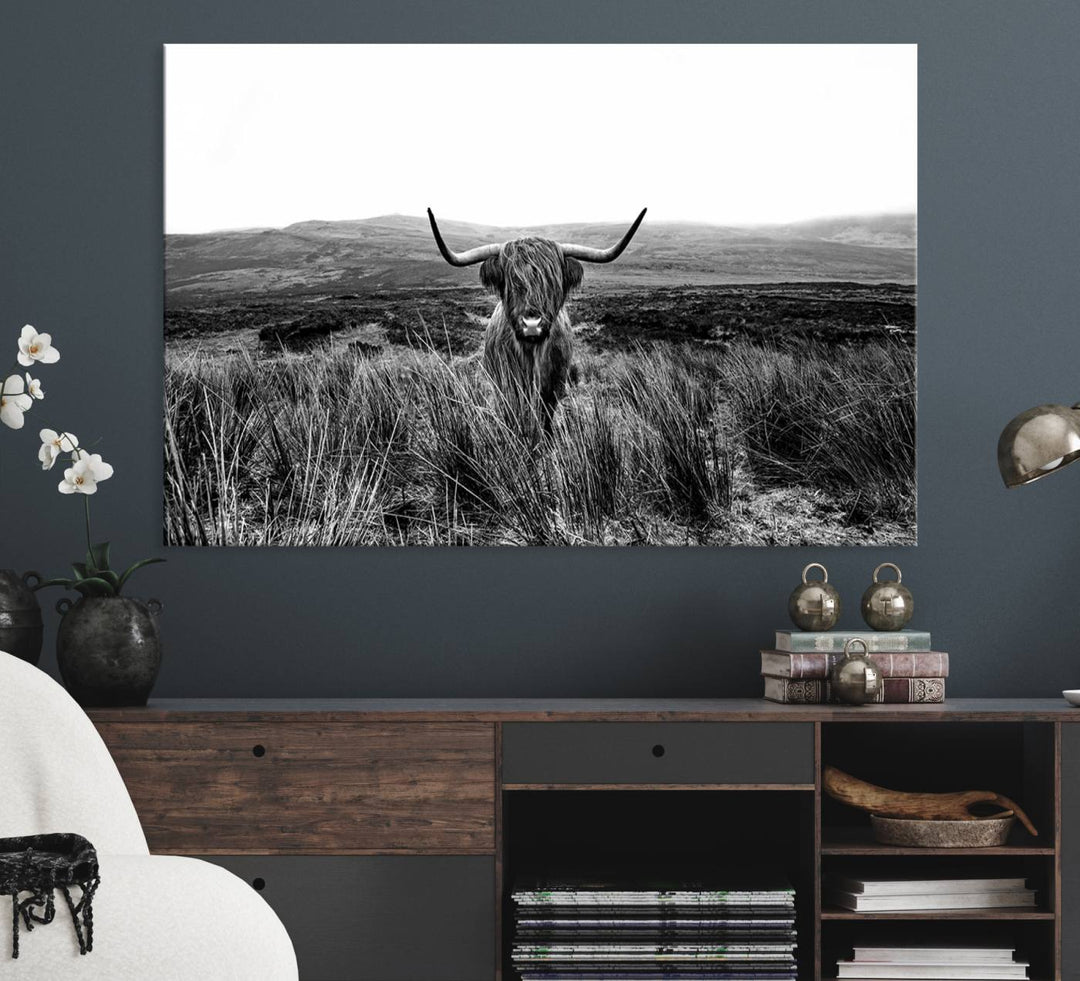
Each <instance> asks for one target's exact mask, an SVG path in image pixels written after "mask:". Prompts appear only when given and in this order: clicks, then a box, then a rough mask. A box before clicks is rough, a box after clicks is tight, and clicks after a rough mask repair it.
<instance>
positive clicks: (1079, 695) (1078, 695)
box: [1061, 688, 1080, 705]
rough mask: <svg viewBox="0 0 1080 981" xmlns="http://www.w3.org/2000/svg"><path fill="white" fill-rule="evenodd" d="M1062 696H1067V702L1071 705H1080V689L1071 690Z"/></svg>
mask: <svg viewBox="0 0 1080 981" xmlns="http://www.w3.org/2000/svg"><path fill="white" fill-rule="evenodd" d="M1061 694H1062V695H1064V696H1065V701H1067V702H1068V703H1069V704H1070V705H1080V688H1070V689H1069V690H1068V691H1063V692H1062V693H1061Z"/></svg>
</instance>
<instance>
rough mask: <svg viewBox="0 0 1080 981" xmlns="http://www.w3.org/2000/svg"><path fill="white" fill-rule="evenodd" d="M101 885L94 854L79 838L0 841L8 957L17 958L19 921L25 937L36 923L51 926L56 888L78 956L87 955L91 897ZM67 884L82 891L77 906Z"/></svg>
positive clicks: (0, 886) (0, 881)
mask: <svg viewBox="0 0 1080 981" xmlns="http://www.w3.org/2000/svg"><path fill="white" fill-rule="evenodd" d="M100 882H101V875H100V874H99V872H98V860H97V852H96V851H95V850H94V846H93V845H91V844H90V842H88V841H87V840H86V839H85V838H83V837H82V836H81V835H73V834H53V835H27V836H26V837H23V838H0V896H10V897H11V956H12V957H14V958H17V957H18V956H19V918H20V917H21V918H22V921H23V924H24V925H25V926H26V930H27V932H28V933H29V932H30V931H31V930H33V929H34V924H35V923H41V924H49V923H52V921H53V919H54V918H55V916H56V903H55V900H54V898H53V892H54V891H55V890H57V889H59V890H60V893H61V895H62V896H63V897H64V902H65V903H66V905H67V908H68V912H70V913H71V922H72V924H73V925H74V927H75V938H76V939H77V940H78V942H79V953H80V954H86V953H89V952H90V951H92V950H93V949H94V909H93V903H94V893H95V892H97V887H98V885H99V883H100ZM72 886H78V887H79V889H80V890H81V891H82V895H81V897H80V899H79V901H78V902H75V900H74V899H72V898H71V887H72ZM25 893H29V895H28V896H24V894H25ZM20 897H23V898H20Z"/></svg>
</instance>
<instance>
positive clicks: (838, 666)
mask: <svg viewBox="0 0 1080 981" xmlns="http://www.w3.org/2000/svg"><path fill="white" fill-rule="evenodd" d="M856 644H862V649H863V652H862V653H861V654H856V653H855V651H854V646H855V645H856ZM829 680H830V681H831V682H832V693H833V695H834V696H835V697H836V698H837V700H838V701H841V702H844V703H845V704H847V705H866V704H867V703H868V702H872V701H874V700H875V699H876V698H877V697H878V695H879V694H880V693H881V690H882V687H883V685H884V682H883V680H882V677H881V669H880V668H878V666H877V665H876V664H874V662H873V661H871V660H870V648H869V647H868V646H867V644H866V641H865V640H860V639H859V638H858V637H852V638H851V640H849V641H848V642H847V643H846V644H845V645H844V656H843V658H842V659H841V660H839V661H837V662H836V663H835V664H834V665H833V666H832V670H831V671H830V672H829Z"/></svg>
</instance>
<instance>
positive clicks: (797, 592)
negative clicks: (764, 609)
mask: <svg viewBox="0 0 1080 981" xmlns="http://www.w3.org/2000/svg"><path fill="white" fill-rule="evenodd" d="M811 569H820V570H821V574H822V578H821V579H820V580H815V581H813V582H811V581H810V580H808V579H807V578H806V574H807V573H808V572H809V571H810V570H811ZM787 608H788V616H790V617H791V621H792V623H794V624H795V626H796V627H798V628H799V629H800V630H814V631H817V630H832V628H833V627H835V626H836V621H837V620H839V619H840V594H839V593H838V592H837V591H836V587H835V586H832V585H830V584H829V570H828V569H826V568H825V566H823V565H822V564H821V563H820V562H811V563H810V564H809V565H808V566H807V567H806V568H805V569H803V571H802V582H801V583H799V585H798V586H796V587H795V589H794V590H793V591H792V593H791V596H790V598H789V599H788V607H787Z"/></svg>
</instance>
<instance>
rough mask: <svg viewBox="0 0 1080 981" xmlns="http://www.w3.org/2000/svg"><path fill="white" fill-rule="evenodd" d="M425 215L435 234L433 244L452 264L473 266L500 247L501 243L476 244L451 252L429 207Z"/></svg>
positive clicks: (494, 253)
mask: <svg viewBox="0 0 1080 981" xmlns="http://www.w3.org/2000/svg"><path fill="white" fill-rule="evenodd" d="M427 216H428V219H429V220H430V222H431V232H432V234H433V235H434V236H435V244H436V245H437V246H438V247H439V251H440V252H441V253H442V257H443V258H444V259H445V260H446V261H447V262H449V263H450V265H452V266H474V265H476V263H478V262H483V261H484V260H485V259H490V258H492V257H493V256H497V255H498V254H499V252H500V250H501V249H502V246H501V245H478V246H477V247H476V248H475V249H469V250H468V251H467V252H451V251H450V249H448V248H447V247H446V243H445V242H444V241H443V237H442V234H441V233H440V232H439V226H438V224H437V223H436V222H435V215H434V214H432V211H431V209H430V208H428V209H427Z"/></svg>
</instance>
